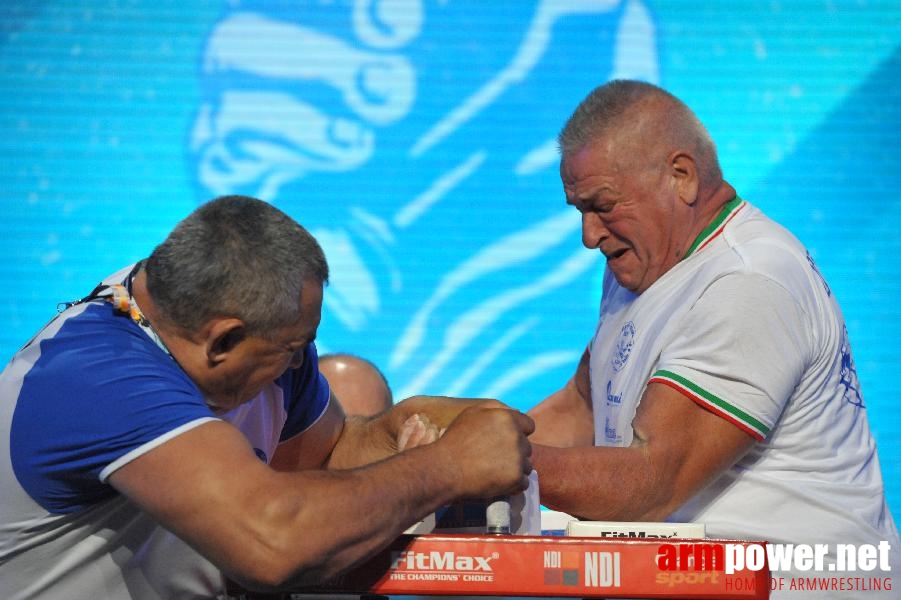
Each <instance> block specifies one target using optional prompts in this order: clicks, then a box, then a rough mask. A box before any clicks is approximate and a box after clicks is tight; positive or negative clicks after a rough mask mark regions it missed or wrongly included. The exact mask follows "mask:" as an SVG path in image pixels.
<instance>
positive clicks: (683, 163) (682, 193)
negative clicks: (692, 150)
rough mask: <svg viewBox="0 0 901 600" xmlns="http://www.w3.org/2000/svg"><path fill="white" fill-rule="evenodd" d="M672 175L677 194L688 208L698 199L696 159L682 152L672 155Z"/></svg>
mask: <svg viewBox="0 0 901 600" xmlns="http://www.w3.org/2000/svg"><path fill="white" fill-rule="evenodd" d="M670 175H671V177H672V178H673V179H672V181H673V185H674V186H675V190H676V194H677V195H678V196H679V199H680V200H681V201H682V202H683V203H685V204H686V205H688V206H692V205H693V204H694V203H695V202H696V201H697V199H698V187H699V181H698V168H697V164H696V163H695V160H694V158H693V157H692V156H691V155H690V154H688V153H687V152H684V151H682V150H679V151H676V152H673V153H672V154H671V155H670Z"/></svg>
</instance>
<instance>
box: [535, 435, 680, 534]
mask: <svg viewBox="0 0 901 600" xmlns="http://www.w3.org/2000/svg"><path fill="white" fill-rule="evenodd" d="M532 462H533V464H534V465H535V468H536V470H537V471H538V483H539V489H540V490H541V501H542V504H544V505H545V506H547V507H548V508H552V509H554V510H560V511H563V512H566V513H569V514H571V515H573V516H576V517H579V518H582V519H590V520H596V521H602V520H610V521H646V520H649V521H655V520H661V519H663V518H665V517H666V516H667V515H668V514H670V512H672V511H673V510H674V509H675V508H676V507H677V504H676V503H675V502H677V501H678V499H677V498H674V497H673V495H672V493H671V492H672V490H673V488H672V485H671V478H670V476H669V474H668V473H667V472H666V471H665V470H662V468H661V467H660V466H658V465H655V464H654V461H653V459H652V457H651V456H650V454H649V452H648V451H647V448H645V447H642V446H640V445H636V446H632V447H628V448H597V447H593V446H587V447H577V448H551V447H548V446H541V445H538V444H533V446H532Z"/></svg>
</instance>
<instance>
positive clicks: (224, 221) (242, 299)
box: [144, 196, 328, 337]
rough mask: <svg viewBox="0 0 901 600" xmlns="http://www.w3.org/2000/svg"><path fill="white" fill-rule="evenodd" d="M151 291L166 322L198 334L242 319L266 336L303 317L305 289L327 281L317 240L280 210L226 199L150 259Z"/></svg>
mask: <svg viewBox="0 0 901 600" xmlns="http://www.w3.org/2000/svg"><path fill="white" fill-rule="evenodd" d="M144 269H145V270H146V272H147V289H148V291H149V292H150V295H151V296H152V297H153V300H154V302H155V303H156V305H157V307H158V309H159V310H160V312H161V313H162V315H163V317H164V318H166V319H168V320H169V321H171V322H172V323H173V324H174V325H176V326H178V327H181V328H183V329H185V330H186V331H192V332H193V331H197V330H198V329H199V328H200V327H201V326H202V325H203V324H205V323H207V322H208V321H209V320H210V319H212V318H215V317H225V316H228V317H237V318H239V319H241V320H242V321H244V324H245V326H246V327H247V331H248V333H249V334H251V335H259V336H262V337H266V336H268V335H270V334H272V333H274V331H275V330H276V329H279V328H281V327H284V326H285V325H288V324H291V323H295V322H296V321H297V320H298V319H299V318H300V297H301V291H302V287H303V284H304V283H305V282H307V281H313V282H316V283H318V284H319V285H325V284H326V283H327V282H328V264H327V263H326V260H325V254H324V253H323V251H322V248H321V247H320V246H319V244H318V242H317V241H316V239H315V238H314V237H313V236H312V235H311V234H310V233H309V232H308V231H307V230H306V229H304V228H303V227H301V226H300V225H299V224H298V223H297V222H296V221H294V220H293V219H292V218H291V217H289V216H288V215H286V214H285V213H284V212H282V211H281V210H279V209H277V208H275V207H274V206H272V205H270V204H267V203H266V202H263V201H261V200H257V199H255V198H249V197H247V196H222V197H220V198H216V199H215V200H212V201H210V202H208V203H206V204H203V205H202V206H200V207H198V208H197V209H196V210H194V212H192V213H191V214H190V215H188V216H187V217H186V218H185V219H184V220H182V221H181V222H180V223H179V224H178V225H176V227H175V229H173V230H172V232H171V233H170V234H169V236H168V237H167V238H166V240H165V241H164V242H163V243H162V244H160V245H159V246H157V247H156V248H155V249H154V251H153V253H152V254H151V255H150V257H149V258H148V259H147V260H146V262H145V265H144Z"/></svg>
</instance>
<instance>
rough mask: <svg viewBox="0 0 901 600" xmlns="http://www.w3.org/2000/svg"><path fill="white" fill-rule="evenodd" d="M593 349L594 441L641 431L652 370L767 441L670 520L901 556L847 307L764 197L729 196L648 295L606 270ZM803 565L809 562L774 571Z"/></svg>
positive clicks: (619, 439) (624, 438)
mask: <svg viewBox="0 0 901 600" xmlns="http://www.w3.org/2000/svg"><path fill="white" fill-rule="evenodd" d="M590 354H591V356H590V360H591V362H590V366H591V368H590V378H591V399H592V405H593V411H594V419H595V424H594V429H595V443H596V445H598V446H628V445H629V444H630V443H631V442H632V437H633V431H632V425H631V424H632V420H633V418H634V417H635V413H636V409H637V407H638V403H639V400H640V399H641V396H642V393H643V392H644V389H645V387H646V386H647V385H648V383H649V382H655V383H662V384H665V385H668V386H671V387H672V388H674V389H676V390H678V391H680V392H681V393H682V394H683V395H685V396H687V397H688V398H690V399H691V400H693V401H694V402H696V403H698V404H699V405H700V406H702V407H704V408H705V409H707V410H709V411H711V412H713V413H715V414H717V415H719V416H721V417H722V418H724V419H727V420H728V421H730V422H731V423H733V424H734V425H736V426H737V427H739V428H741V429H742V430H744V431H745V432H747V433H748V434H749V435H751V436H753V437H754V438H755V439H756V440H757V443H756V444H755V446H754V447H753V448H752V450H751V451H750V452H749V453H748V454H747V455H746V456H745V457H744V458H742V459H741V460H740V461H739V462H738V463H737V464H736V465H734V466H733V467H732V468H731V469H729V470H728V471H727V472H726V473H725V474H724V475H722V476H721V477H720V478H719V479H718V480H716V481H715V482H713V483H712V484H711V485H710V486H709V487H708V488H707V489H705V490H703V491H702V492H700V493H699V494H698V495H697V496H696V497H694V498H693V499H691V500H690V501H689V502H688V503H686V504H685V505H684V506H682V507H680V509H679V510H677V511H676V512H675V513H674V514H672V515H671V516H670V520H672V521H679V522H688V521H694V522H703V523H705V524H706V526H707V534H708V536H709V537H712V538H727V539H728V538H731V539H752V540H767V541H770V542H772V543H793V544H807V545H811V546H812V545H813V544H828V545H829V552H830V554H829V556H827V558H826V563H829V562H830V561H832V560H833V559H834V555H833V552H834V551H835V549H836V544H838V543H842V544H856V545H861V544H874V545H875V544H878V543H879V542H880V541H883V540H885V541H888V542H889V543H890V544H891V546H892V559H891V565H892V566H893V567H894V568H895V569H901V558H899V553H898V550H899V541H898V533H897V530H896V528H895V524H894V522H893V520H892V516H891V513H890V512H889V510H888V507H887V505H886V502H885V496H884V493H883V481H882V475H881V471H880V468H879V460H878V457H877V453H876V446H875V443H874V440H873V438H872V436H871V434H870V429H869V425H868V423H867V417H866V411H865V406H864V401H863V396H862V395H861V391H860V387H859V384H858V380H857V374H856V371H855V368H854V362H853V360H852V358H851V350H850V346H849V343H848V333H847V330H846V328H845V323H844V319H843V317H842V314H841V311H840V309H839V307H838V304H837V303H836V300H835V298H834V296H833V295H832V293H831V291H830V289H829V286H828V285H827V283H826V281H825V280H824V279H823V277H822V276H821V275H820V273H819V272H818V271H817V268H816V266H815V264H814V262H813V260H812V258H811V256H810V254H809V253H808V252H807V251H806V250H805V248H804V247H803V246H802V245H801V243H800V242H799V241H798V240H797V239H795V238H794V237H793V236H792V235H791V234H790V233H789V232H787V231H786V230H785V229H783V228H782V227H781V226H779V225H778V224H776V223H774V222H773V221H771V220H770V219H768V218H767V217H766V216H765V215H763V214H762V213H761V212H760V211H759V210H758V209H756V208H755V207H753V206H751V205H749V204H748V203H746V202H744V201H742V200H741V199H739V198H736V199H734V200H733V201H732V202H730V203H729V204H727V205H726V207H724V209H723V211H722V212H721V213H720V215H719V216H718V218H717V219H716V220H715V222H714V223H713V224H711V226H710V227H708V228H707V229H706V230H705V231H704V232H702V234H701V235H700V236H699V237H698V239H697V240H696V241H695V243H694V244H693V245H692V247H691V248H690V250H689V252H688V253H687V256H686V257H685V258H684V259H683V260H682V261H681V262H679V263H678V264H677V265H676V266H675V267H673V268H672V269H671V270H670V271H669V272H667V273H666V274H665V275H664V276H663V277H661V278H660V279H659V280H658V281H656V282H655V283H654V284H653V285H652V286H651V287H650V288H648V289H647V290H646V291H645V292H643V293H642V294H640V295H636V294H633V293H632V292H630V291H628V290H626V289H625V288H623V287H621V286H619V285H618V284H617V282H616V280H615V279H614V278H613V276H612V275H611V273H610V271H609V270H608V271H607V272H606V274H605V280H604V294H603V300H602V303H601V316H600V323H599V325H598V329H597V332H596V334H595V337H594V339H593V341H592V344H591V348H590ZM827 568H828V567H827ZM792 575H796V576H799V577H802V576H807V577H809V576H811V573H810V572H794V573H776V572H774V576H784V577H790V576H792ZM829 575H830V576H835V575H836V574H835V573H833V572H830V573H829ZM854 575H855V574H853V573H852V574H851V576H854ZM856 575H857V576H867V577H871V576H877V575H879V573H874V572H869V573H867V572H860V571H858V572H857V573H856ZM881 575H882V576H883V577H886V576H887V577H890V576H891V575H892V573H891V572H888V573H881ZM898 583H899V584H901V578H899V581H898ZM894 593H897V591H895V592H894ZM836 594H837V596H836V597H841V598H848V597H852V596H853V594H849V592H847V591H842V592H836ZM862 594H864V596H865V597H867V598H870V597H873V596H872V595H873V593H872V592H862ZM808 597H810V596H808ZM816 597H817V598H822V597H827V595H826V594H824V593H822V592H818V593H817V596H816Z"/></svg>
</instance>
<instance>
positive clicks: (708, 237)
mask: <svg viewBox="0 0 901 600" xmlns="http://www.w3.org/2000/svg"><path fill="white" fill-rule="evenodd" d="M747 204H748V203H747V202H745V201H744V200H742V199H741V198H739V197H738V196H736V197H735V198H733V199H732V200H729V202H727V203H726V204H725V205H724V206H723V208H722V209H720V212H719V214H718V215H717V216H716V218H715V219H714V220H713V221H712V222H711V223H710V225H708V226H707V227H705V228H704V230H703V231H702V232H701V233H699V234H698V237H696V238H695V241H694V242H692V244H691V246H690V247H689V248H688V252H686V253H685V256H683V257H682V260H685V259H686V258H688V257H689V256H691V255H692V254H694V253H696V252H698V251H700V250H701V249H702V248H703V247H704V246H706V245H707V244H709V243H710V242H711V241H713V239H714V238H715V237H716V236H718V235H719V234H721V233H722V232H723V229H725V228H726V224H727V223H728V222H729V221H731V220H732V217H734V216H735V215H737V214H738V213H739V212H741V209H743V208H744V207H745V206H747Z"/></svg>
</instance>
